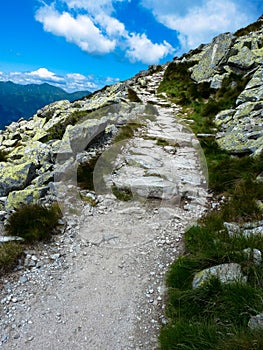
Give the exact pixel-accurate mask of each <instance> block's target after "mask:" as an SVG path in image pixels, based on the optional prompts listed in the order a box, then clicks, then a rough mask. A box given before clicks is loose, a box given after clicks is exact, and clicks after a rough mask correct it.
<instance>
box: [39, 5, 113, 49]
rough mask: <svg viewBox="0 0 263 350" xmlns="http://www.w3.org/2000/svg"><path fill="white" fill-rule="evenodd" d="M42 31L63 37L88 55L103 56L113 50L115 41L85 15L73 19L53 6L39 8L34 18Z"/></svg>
mask: <svg viewBox="0 0 263 350" xmlns="http://www.w3.org/2000/svg"><path fill="white" fill-rule="evenodd" d="M35 18H36V20H37V21H39V22H40V23H42V24H43V26H44V30H45V31H47V32H50V33H53V34H55V35H57V36H63V37H65V38H66V40H67V41H68V42H71V43H74V44H76V45H78V46H79V47H80V48H81V49H82V50H83V51H86V52H88V53H96V54H105V53H109V52H112V51H113V50H114V49H115V40H110V39H109V38H107V37H105V36H104V35H103V34H102V33H101V31H100V29H99V28H98V27H96V26H95V25H94V23H93V22H92V20H91V19H90V18H89V17H88V16H87V15H77V16H76V17H73V15H71V14H70V13H68V12H63V13H59V12H58V11H57V10H55V8H54V6H53V5H51V6H47V5H46V6H44V7H41V8H40V9H39V10H38V11H37V13H36V16H35Z"/></svg>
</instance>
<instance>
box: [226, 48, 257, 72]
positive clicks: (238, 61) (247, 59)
mask: <svg viewBox="0 0 263 350" xmlns="http://www.w3.org/2000/svg"><path fill="white" fill-rule="evenodd" d="M255 58H256V57H255V55H254V54H253V52H252V51H251V50H249V48H248V47H247V46H243V47H242V48H241V50H238V52H237V54H236V55H233V56H231V57H229V59H228V64H229V65H234V66H237V67H238V68H241V69H250V68H252V67H253V65H254V64H255Z"/></svg>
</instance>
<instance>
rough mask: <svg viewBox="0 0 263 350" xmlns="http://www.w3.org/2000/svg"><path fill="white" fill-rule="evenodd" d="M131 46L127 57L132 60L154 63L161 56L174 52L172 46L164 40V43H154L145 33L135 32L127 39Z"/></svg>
mask: <svg viewBox="0 0 263 350" xmlns="http://www.w3.org/2000/svg"><path fill="white" fill-rule="evenodd" d="M127 42H128V44H129V48H128V50H127V53H126V55H127V57H128V58H129V59H130V60H131V62H136V61H141V62H142V63H147V64H154V63H156V62H158V61H159V60H160V59H161V58H163V57H164V56H166V55H168V54H169V53H172V52H173V48H172V46H171V45H170V44H169V43H168V42H166V41H164V42H163V43H162V44H153V43H152V42H151V41H150V40H149V39H148V38H147V36H146V35H145V34H141V35H140V34H134V33H132V34H131V36H130V37H129V38H128V39H127Z"/></svg>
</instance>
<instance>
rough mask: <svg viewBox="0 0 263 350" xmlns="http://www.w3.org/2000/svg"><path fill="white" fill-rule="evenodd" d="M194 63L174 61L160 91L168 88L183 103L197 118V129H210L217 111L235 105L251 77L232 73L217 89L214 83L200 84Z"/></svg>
mask: <svg viewBox="0 0 263 350" xmlns="http://www.w3.org/2000/svg"><path fill="white" fill-rule="evenodd" d="M194 64H196V62H187V61H185V62H179V63H176V62H173V63H171V64H170V65H169V66H168V68H167V70H166V72H165V75H164V80H163V81H162V83H161V84H160V86H159V89H158V92H166V93H167V94H168V96H170V98H171V99H172V100H173V101H174V102H175V103H178V104H180V105H181V106H182V107H183V113H187V115H188V117H189V118H190V119H193V120H194V121H195V124H193V125H192V126H191V127H192V129H193V131H194V132H195V133H209V132H213V129H214V127H215V125H214V122H213V120H214V117H215V115H216V114H217V113H218V112H220V111H222V110H224V109H228V108H232V107H234V106H235V102H236V99H237V97H238V95H239V94H240V92H241V91H242V90H243V89H244V87H245V85H246V84H247V82H248V80H249V77H243V76H242V75H238V74H234V73H231V74H230V75H229V76H228V77H225V78H224V80H223V82H222V86H221V88H220V89H218V90H215V89H211V88H210V83H207V82H204V83H200V84H197V83H196V82H194V81H193V80H192V79H191V73H190V72H189V68H191V67H192V66H193V65H194Z"/></svg>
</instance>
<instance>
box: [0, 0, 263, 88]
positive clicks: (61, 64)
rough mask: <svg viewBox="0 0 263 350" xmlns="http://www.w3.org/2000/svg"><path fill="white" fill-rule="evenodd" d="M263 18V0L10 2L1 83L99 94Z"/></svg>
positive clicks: (0, 52) (5, 6)
mask: <svg viewBox="0 0 263 350" xmlns="http://www.w3.org/2000/svg"><path fill="white" fill-rule="evenodd" d="M262 14H263V0H12V1H10V0H9V1H1V5H0V31H1V33H2V34H1V41H0V80H2V81H7V80H11V81H13V82H16V83H20V84H29V83H42V82H48V83H51V84H53V85H56V86H60V87H62V88H63V89H65V90H67V91H76V90H83V89H85V90H91V91H94V90H96V89H98V88H101V87H103V86H104V85H109V84H112V83H115V82H117V81H122V80H125V79H128V78H129V77H131V76H133V75H134V74H136V73H137V72H138V71H140V70H142V69H147V67H148V65H151V64H158V63H164V62H167V61H170V60H172V58H173V57H174V56H180V55H181V54H182V53H184V52H187V51H188V50H189V49H191V48H195V47H197V46H198V45H200V44H201V43H207V42H209V41H210V40H211V39H212V38H213V37H214V36H216V35H217V34H219V33H222V32H227V31H231V32H232V31H235V30H236V29H238V28H241V27H244V26H246V25H247V24H249V23H251V22H253V21H255V20H256V19H257V18H258V17H259V16H260V15H262Z"/></svg>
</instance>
